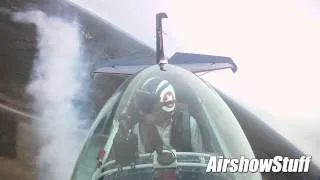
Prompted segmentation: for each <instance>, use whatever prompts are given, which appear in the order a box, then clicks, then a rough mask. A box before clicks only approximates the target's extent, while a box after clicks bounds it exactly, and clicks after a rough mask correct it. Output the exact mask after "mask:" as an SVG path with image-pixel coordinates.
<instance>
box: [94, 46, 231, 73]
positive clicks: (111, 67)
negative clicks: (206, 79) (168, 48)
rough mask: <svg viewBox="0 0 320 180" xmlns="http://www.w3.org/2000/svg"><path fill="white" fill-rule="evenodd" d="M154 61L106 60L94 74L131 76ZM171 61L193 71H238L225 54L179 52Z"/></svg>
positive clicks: (141, 58)
mask: <svg viewBox="0 0 320 180" xmlns="http://www.w3.org/2000/svg"><path fill="white" fill-rule="evenodd" d="M154 61H155V57H154V56H132V57H124V58H118V59H111V60H105V61H102V62H99V63H97V64H96V66H95V67H94V70H93V71H92V75H94V74H96V73H108V74H114V75H125V76H129V75H132V74H135V73H137V72H139V71H140V70H142V69H144V68H146V67H148V66H151V65H154ZM169 62H170V64H174V65H177V66H180V67H182V68H184V69H186V70H188V71H191V72H193V73H198V72H206V71H213V70H220V69H226V68H230V69H231V70H232V71H233V72H236V71H237V66H236V64H235V63H234V62H233V61H232V59H231V58H229V57H223V56H212V55H203V54H193V53H181V52H177V53H175V54H174V55H173V56H172V57H171V58H170V59H169Z"/></svg>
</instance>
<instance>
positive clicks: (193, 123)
mask: <svg viewBox="0 0 320 180" xmlns="http://www.w3.org/2000/svg"><path fill="white" fill-rule="evenodd" d="M197 126H198V123H197V120H196V119H195V118H194V117H193V116H190V127H191V128H192V129H193V128H196V127H197Z"/></svg>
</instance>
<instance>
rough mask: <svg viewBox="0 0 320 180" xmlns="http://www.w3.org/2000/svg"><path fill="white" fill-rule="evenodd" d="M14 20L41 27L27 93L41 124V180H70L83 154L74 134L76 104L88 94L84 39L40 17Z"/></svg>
mask: <svg viewBox="0 0 320 180" xmlns="http://www.w3.org/2000/svg"><path fill="white" fill-rule="evenodd" d="M14 20H16V21H20V22H26V23H34V24H35V25H36V27H37V40H38V54H37V58H36V59H35V60H34V65H33V73H32V77H31V82H30V84H29V86H28V87H27V91H28V93H29V94H30V95H31V97H32V99H33V102H32V106H33V108H34V111H35V113H36V114H37V116H38V117H40V119H41V121H40V122H39V123H36V124H35V126H34V127H35V128H34V129H35V133H36V135H37V137H38V138H39V140H40V146H41V148H40V151H39V152H38V153H39V154H38V156H37V158H36V167H37V176H38V179H40V180H44V179H46V180H48V179H49V180H51V179H52V180H58V179H59V180H67V179H69V178H70V176H71V172H72V169H73V167H74V163H75V160H76V157H77V155H78V153H79V148H78V145H79V140H78V139H77V138H76V136H75V134H74V133H73V132H72V129H74V128H76V127H77V126H78V124H79V121H78V118H79V113H80V112H79V107H77V106H79V104H77V103H76V100H78V99H79V97H84V96H83V95H84V94H83V93H85V91H84V90H85V88H84V87H83V85H82V84H81V83H82V82H83V78H84V77H85V76H84V73H85V72H86V65H85V64H84V62H82V60H81V58H80V57H81V38H80V33H79V32H78V27H77V25H76V23H67V22H64V21H63V20H62V19H59V18H55V17H48V16H47V15H46V14H44V13H42V12H40V11H30V12H23V13H16V14H15V15H14Z"/></svg>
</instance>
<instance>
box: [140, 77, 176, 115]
mask: <svg viewBox="0 0 320 180" xmlns="http://www.w3.org/2000/svg"><path fill="white" fill-rule="evenodd" d="M175 101H176V95H175V90H174V88H173V86H172V84H170V83H169V81H167V80H165V79H162V78H159V77H152V78H149V79H147V80H146V82H144V83H143V85H142V86H141V88H139V89H138V90H137V95H136V106H137V107H138V108H139V109H140V110H141V111H142V112H143V113H146V114H149V113H152V111H153V110H154V109H155V108H160V109H161V110H163V111H164V112H167V113H173V112H174V109H175Z"/></svg>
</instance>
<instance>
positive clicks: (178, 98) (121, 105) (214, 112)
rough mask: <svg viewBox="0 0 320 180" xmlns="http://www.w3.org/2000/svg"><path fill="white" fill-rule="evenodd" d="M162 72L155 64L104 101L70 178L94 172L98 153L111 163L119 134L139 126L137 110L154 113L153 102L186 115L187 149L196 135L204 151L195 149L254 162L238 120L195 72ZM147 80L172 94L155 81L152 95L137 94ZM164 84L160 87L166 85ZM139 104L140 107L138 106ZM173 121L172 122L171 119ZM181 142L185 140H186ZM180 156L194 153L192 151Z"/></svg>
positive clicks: (88, 176)
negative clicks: (115, 141) (188, 136)
mask: <svg viewBox="0 0 320 180" xmlns="http://www.w3.org/2000/svg"><path fill="white" fill-rule="evenodd" d="M166 69H167V70H166V71H161V70H159V67H158V66H157V65H155V66H151V67H149V68H147V69H144V70H143V71H141V72H140V73H138V74H137V75H135V76H133V77H131V78H130V79H129V80H127V81H126V82H125V83H124V84H123V85H122V86H121V87H119V88H118V90H117V91H116V92H115V94H114V95H113V96H112V97H111V98H110V99H109V100H108V101H107V103H106V104H105V105H104V107H103V108H102V109H101V111H100V113H99V114H98V117H97V119H96V121H95V123H94V124H93V126H92V128H91V130H90V133H89V136H88V138H87V140H86V143H85V145H84V147H83V149H82V152H81V154H80V156H79V160H78V164H77V167H76V169H75V171H74V174H73V179H86V178H91V176H92V175H93V173H94V171H95V169H96V165H97V155H98V154H99V152H101V151H103V152H104V153H103V157H102V158H101V157H100V158H101V161H102V163H106V162H108V161H111V160H112V159H114V157H113V153H111V152H112V151H113V147H114V139H115V138H116V136H117V134H119V133H122V134H124V135H126V134H128V132H129V131H128V129H134V127H135V126H136V125H137V124H138V123H141V122H142V119H143V118H142V117H141V111H145V112H153V111H152V110H151V109H152V108H156V106H154V104H155V102H157V103H159V104H160V106H159V107H162V106H166V107H172V105H173V104H174V109H175V113H173V114H172V115H173V116H174V115H180V116H181V117H182V116H187V118H189V117H190V118H189V119H191V120H190V122H189V124H188V128H189V127H190V129H193V130H190V131H189V133H190V137H191V140H190V139H189V141H190V142H191V147H193V146H194V144H195V143H197V142H195V141H193V140H192V139H193V137H195V136H199V137H201V139H202V141H203V142H202V144H203V147H202V149H201V150H197V151H200V152H201V153H207V154H219V155H222V156H224V157H227V158H239V157H240V156H245V157H247V158H254V154H253V152H252V149H251V147H250V145H249V142H248V140H247V138H246V136H245V134H244V132H243V131H242V129H241V127H240V125H239V123H238V121H237V119H236V118H235V116H234V115H233V113H232V112H231V110H230V109H229V107H228V106H227V105H226V103H225V102H224V101H223V99H222V98H221V97H220V96H219V94H218V93H217V92H216V91H215V90H214V89H212V88H210V87H209V86H208V85H207V84H206V83H205V82H204V81H203V80H201V79H200V78H198V77H197V76H195V75H194V74H193V73H190V72H188V71H186V70H184V69H182V68H179V67H176V66H172V65H167V66H166ZM150 78H151V79H152V78H160V79H162V80H165V81H166V82H168V83H169V84H170V85H172V87H173V88H174V96H172V94H170V93H167V94H165V93H166V92H164V94H161V93H162V91H160V89H161V88H162V90H163V89H166V88H168V85H164V86H159V87H156V86H158V85H159V83H158V84H157V83H155V84H154V87H152V84H151V88H150V91H149V93H150V94H148V92H143V93H142V94H141V90H144V86H145V85H146V82H147V81H149V80H150ZM166 82H162V83H163V84H166ZM151 91H154V92H151ZM158 91H159V92H160V94H159V93H158ZM167 92H169V91H167ZM152 93H154V94H157V93H158V96H153V95H152ZM148 95H150V96H148ZM161 98H162V99H161ZM148 101H149V102H150V104H148ZM141 102H143V103H142V104H144V106H141V105H140V104H141ZM172 103H173V104H172ZM138 104H139V106H138ZM148 108H149V109H148ZM160 115H161V113H160ZM181 117H180V119H181ZM176 119H179V118H176ZM182 119H183V118H182ZM174 120H175V118H173V120H172V121H174ZM183 125H184V123H180V124H179V125H178V127H177V129H179V127H180V129H181V128H183V127H182V126H183ZM147 127H148V126H147ZM195 127H197V128H195ZM158 130H159V129H158ZM138 132H139V131H138ZM172 132H175V131H170V133H169V135H167V136H169V138H172V137H170V134H171V135H172ZM183 136H184V134H183ZM183 136H180V137H183ZM138 138H139V137H138ZM181 141H188V138H185V139H183V140H181ZM181 151H184V150H183V149H182V150H181ZM184 152H194V151H193V150H192V148H191V150H190V149H189V150H186V151H184ZM83 177H86V178H83Z"/></svg>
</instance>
